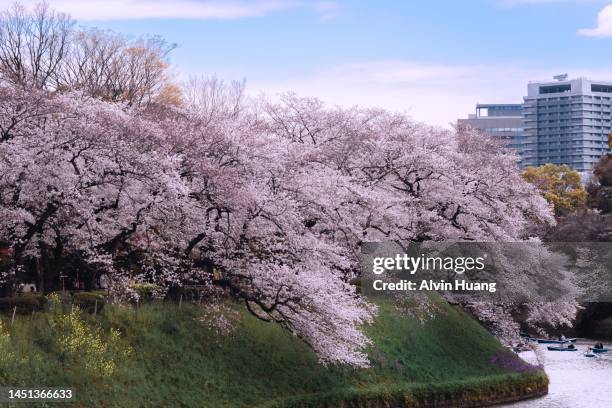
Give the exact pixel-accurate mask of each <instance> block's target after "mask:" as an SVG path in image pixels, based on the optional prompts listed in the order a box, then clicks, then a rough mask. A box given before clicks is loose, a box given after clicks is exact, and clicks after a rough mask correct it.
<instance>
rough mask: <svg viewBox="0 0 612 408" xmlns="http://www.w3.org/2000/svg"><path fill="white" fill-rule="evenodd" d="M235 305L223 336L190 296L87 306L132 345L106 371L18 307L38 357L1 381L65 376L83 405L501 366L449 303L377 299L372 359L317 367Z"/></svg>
mask: <svg viewBox="0 0 612 408" xmlns="http://www.w3.org/2000/svg"><path fill="white" fill-rule="evenodd" d="M232 308H233V309H235V310H238V311H239V312H238V315H239V316H240V319H239V323H238V325H237V328H236V329H235V330H234V331H233V332H232V334H231V335H229V337H228V336H223V335H218V334H216V333H215V332H214V331H213V330H211V329H208V328H206V327H205V326H204V325H203V324H202V323H200V322H199V320H198V318H199V316H200V311H198V310H197V309H196V308H194V307H192V306H185V305H183V308H182V309H181V310H178V309H177V308H176V306H174V305H148V306H145V307H143V308H141V309H140V310H139V311H138V313H135V312H134V310H132V309H126V308H118V307H107V308H106V309H105V310H104V312H103V313H102V315H101V316H98V317H96V318H95V320H94V318H93V317H89V316H87V317H86V318H87V319H89V320H90V321H91V323H92V324H101V325H102V326H103V327H105V328H106V329H108V328H110V327H114V328H118V329H120V331H121V332H122V333H123V336H124V341H125V342H126V344H127V343H129V344H130V345H131V346H132V347H133V348H134V350H135V352H134V353H133V354H132V355H131V356H130V357H129V358H128V359H127V360H125V361H122V362H120V364H119V369H118V370H117V371H116V372H115V373H114V374H113V375H112V376H111V377H108V378H104V379H101V378H95V377H94V376H92V375H91V373H89V372H87V371H86V370H85V369H84V368H82V367H79V366H78V364H75V363H71V364H69V363H66V362H62V361H61V357H60V356H59V353H58V352H57V347H55V346H54V337H53V336H54V333H53V329H51V328H50V327H49V325H48V323H47V321H46V319H45V316H44V315H43V314H42V313H38V314H34V315H33V316H20V317H18V319H17V321H16V323H15V326H14V327H13V328H12V329H11V344H12V345H11V347H13V348H15V349H16V350H17V349H20V350H21V351H22V352H25V351H26V350H27V353H29V354H32V351H33V350H34V354H37V355H40V357H41V358H40V359H30V360H29V362H27V363H24V364H21V365H19V366H15V365H14V364H13V366H11V367H9V366H7V365H6V364H5V365H1V364H0V380H1V382H2V385H39V386H41V385H44V386H53V385H57V386H60V385H64V386H66V385H70V386H72V387H74V388H76V389H77V392H78V398H79V402H80V403H79V405H82V406H124V407H137V406H194V407H195V406H197V407H203V406H210V407H221V406H230V407H233V406H253V405H260V404H264V403H266V404H268V405H276V404H277V403H282V402H284V403H297V404H298V405H300V404H306V405H308V403H310V404H313V405H316V404H319V403H322V402H326V403H328V404H330V405H331V406H335V405H336V404H337V403H338V401H339V400H340V399H343V400H350V399H351V397H352V396H355V395H361V396H364V397H368V396H371V395H375V396H380V395H393V394H394V393H398V392H399V393H404V392H405V391H406V390H416V391H418V390H419V389H420V388H419V384H424V383H427V384H432V383H435V384H440V383H445V384H450V385H453V384H454V385H455V386H457V387H463V386H464V385H465V384H464V383H462V382H461V381H465V380H470V379H471V380H473V381H472V383H473V384H478V383H479V381H480V380H479V379H482V378H483V377H491V376H498V375H500V374H504V371H502V370H501V369H500V368H497V367H495V366H493V365H492V364H491V363H490V360H491V356H492V355H493V354H494V353H496V352H499V351H500V350H501V346H500V345H499V343H498V342H497V341H496V340H495V339H494V338H493V337H491V336H490V335H489V334H488V333H486V331H485V330H484V329H483V328H482V327H480V326H479V325H478V324H477V323H476V322H474V321H473V320H471V319H470V318H468V317H467V316H466V315H465V314H463V313H462V312H459V311H457V310H455V309H453V308H451V307H450V306H448V305H442V306H441V310H440V311H439V312H438V313H437V316H436V317H435V318H434V319H432V320H430V321H428V322H426V323H425V324H421V323H419V322H418V321H417V320H415V319H413V318H407V317H404V316H401V315H400V314H399V313H398V312H397V311H396V310H395V309H394V308H393V307H391V306H381V310H380V316H379V317H378V319H377V321H376V323H375V324H374V325H372V326H371V327H368V328H367V330H368V333H369V334H370V336H371V338H372V339H373V340H374V346H372V348H371V349H370V351H369V353H370V356H371V360H372V361H373V367H372V368H371V369H367V370H354V369H349V368H341V367H329V368H325V367H322V366H321V365H320V364H318V363H317V360H316V357H315V356H314V354H313V353H312V352H311V351H310V350H309V349H308V348H307V347H306V346H305V345H304V344H302V343H301V342H300V341H299V340H297V339H295V338H293V337H292V336H290V335H288V334H287V333H286V332H284V331H283V330H281V329H280V328H279V327H277V326H275V325H271V324H266V323H263V322H261V321H259V320H257V319H255V318H253V317H252V316H250V315H248V314H247V313H245V312H243V311H242V308H239V307H236V306H232ZM4 320H5V326H6V318H5V319H4ZM510 377H514V378H516V377H518V375H516V374H512V375H510ZM508 378H509V377H508V375H504V376H503V377H501V376H500V377H499V379H500V381H501V380H507V379H508ZM471 380H470V381H471ZM422 389H425V388H422ZM427 389H431V387H430V386H429V385H428V386H427ZM281 405H282V404H281Z"/></svg>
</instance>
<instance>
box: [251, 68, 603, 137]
mask: <svg viewBox="0 0 612 408" xmlns="http://www.w3.org/2000/svg"><path fill="white" fill-rule="evenodd" d="M570 68H571V67H564V68H559V67H553V68H549V67H540V66H534V65H532V64H524V63H519V62H517V63H505V64H501V63H499V64H478V65H469V64H468V65H458V64H448V65H444V64H430V63H422V62H416V61H405V60H385V61H369V62H360V63H353V64H345V65H339V66H335V67H330V68H328V69H325V70H322V71H319V72H316V73H312V74H310V75H303V76H299V77H293V78H288V79H285V80H279V79H275V80H274V81H272V80H270V81H263V80H262V81H249V85H248V87H247V89H249V90H250V91H251V92H252V93H253V94H258V93H260V92H263V93H266V94H268V95H275V94H278V93H281V92H286V91H295V92H296V93H297V94H299V95H302V96H312V97H319V98H321V99H322V100H324V101H326V102H329V103H333V104H338V105H341V106H352V105H360V106H367V107H383V108H386V109H391V110H394V111H402V112H406V113H408V114H409V115H411V116H412V117H413V118H414V119H415V120H417V121H420V122H425V123H428V124H431V125H439V126H448V125H449V124H450V123H454V122H455V121H456V120H457V119H458V118H462V117H467V114H468V113H472V112H473V111H474V108H475V106H476V104H477V103H521V102H522V100H523V99H522V98H523V96H524V95H525V94H526V92H527V84H528V82H530V81H552V76H553V75H555V74H558V73H559V72H561V71H560V70H563V69H568V70H569V71H568V72H570V74H571V77H578V76H585V77H589V78H593V79H606V78H608V79H610V78H612V68H610V69H605V68H602V69H600V70H585V69H580V68H576V69H570Z"/></svg>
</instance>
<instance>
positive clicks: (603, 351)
mask: <svg viewBox="0 0 612 408" xmlns="http://www.w3.org/2000/svg"><path fill="white" fill-rule="evenodd" d="M591 351H593V353H607V352H608V349H607V348H605V347H604V348H592V349H591Z"/></svg>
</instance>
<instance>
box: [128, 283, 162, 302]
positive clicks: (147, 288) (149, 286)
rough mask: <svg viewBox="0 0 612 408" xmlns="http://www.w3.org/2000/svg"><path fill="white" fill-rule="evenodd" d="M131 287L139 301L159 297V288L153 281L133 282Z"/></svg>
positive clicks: (147, 300) (148, 300)
mask: <svg viewBox="0 0 612 408" xmlns="http://www.w3.org/2000/svg"><path fill="white" fill-rule="evenodd" d="M132 289H134V290H135V291H136V293H138V296H139V297H140V301H141V302H150V301H152V300H153V299H156V298H159V296H160V293H161V288H160V287H159V286H158V285H156V284H154V283H134V284H132Z"/></svg>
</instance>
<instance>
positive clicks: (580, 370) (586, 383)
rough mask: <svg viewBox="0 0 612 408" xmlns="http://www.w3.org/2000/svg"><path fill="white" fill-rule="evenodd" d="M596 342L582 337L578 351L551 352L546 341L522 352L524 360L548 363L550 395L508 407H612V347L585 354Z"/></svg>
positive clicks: (546, 365) (546, 366) (545, 366)
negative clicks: (588, 354) (593, 353)
mask: <svg viewBox="0 0 612 408" xmlns="http://www.w3.org/2000/svg"><path fill="white" fill-rule="evenodd" d="M604 343H605V342H604ZM593 344H595V341H590V340H582V339H581V340H579V341H578V343H577V347H578V351H575V352H568V351H548V350H547V349H546V346H547V345H546V344H538V345H537V346H535V351H526V352H523V353H521V354H520V356H521V357H522V358H523V359H524V360H526V361H528V362H530V363H535V364H538V363H539V364H543V365H544V369H545V370H546V373H547V374H548V378H550V385H549V387H548V395H547V396H545V397H542V398H539V399H536V400H531V401H525V402H519V403H516V404H510V405H506V407H512V408H527V407H528V408H570V407H571V408H603V407H612V350H611V351H608V352H607V353H603V354H600V355H598V356H597V357H594V358H588V357H585V356H584V353H585V352H586V350H587V348H588V346H592V345H593ZM609 346H610V344H608V347H609Z"/></svg>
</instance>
